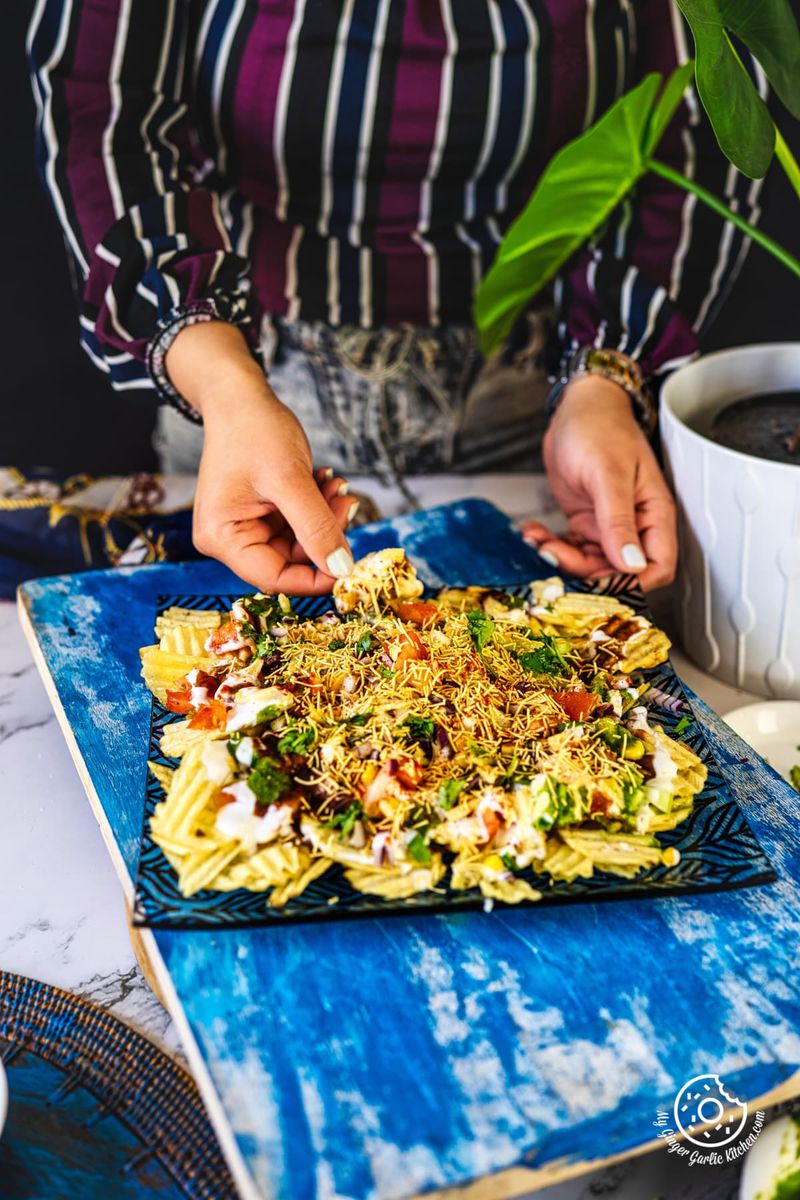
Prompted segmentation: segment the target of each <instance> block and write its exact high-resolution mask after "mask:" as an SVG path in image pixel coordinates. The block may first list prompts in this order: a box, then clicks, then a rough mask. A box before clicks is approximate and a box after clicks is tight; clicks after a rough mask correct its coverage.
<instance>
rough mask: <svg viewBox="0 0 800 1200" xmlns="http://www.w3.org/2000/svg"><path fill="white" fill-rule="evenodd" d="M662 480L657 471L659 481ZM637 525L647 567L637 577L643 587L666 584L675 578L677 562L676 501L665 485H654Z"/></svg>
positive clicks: (648, 587)
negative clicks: (645, 555)
mask: <svg viewBox="0 0 800 1200" xmlns="http://www.w3.org/2000/svg"><path fill="white" fill-rule="evenodd" d="M658 482H660V483H661V484H662V485H663V480H662V479H661V477H660V474H659V481H658ZM639 528H640V531H641V538H642V545H643V546H644V549H645V553H646V554H647V559H648V567H647V570H646V571H643V572H642V574H641V576H640V577H639V582H640V583H641V585H642V587H643V588H645V589H646V590H650V589H652V588H657V587H666V586H667V584H669V583H672V580H673V579H674V578H675V568H676V567H677V565H678V531H677V527H676V520H675V504H674V502H673V499H672V496H671V495H670V494H669V492H668V490H667V488H666V486H665V485H664V486H663V488H662V487H658V486H656V487H655V488H654V492H653V494H652V495H651V496H650V497H649V498H648V499H647V500H645V501H643V502H642V504H641V506H640V514H639Z"/></svg>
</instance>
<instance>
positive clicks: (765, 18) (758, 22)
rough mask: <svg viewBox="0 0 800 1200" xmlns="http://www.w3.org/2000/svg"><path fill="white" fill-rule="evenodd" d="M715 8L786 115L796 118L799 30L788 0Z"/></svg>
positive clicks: (722, 2)
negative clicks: (761, 71) (754, 62)
mask: <svg viewBox="0 0 800 1200" xmlns="http://www.w3.org/2000/svg"><path fill="white" fill-rule="evenodd" d="M717 6H718V7H719V10H720V14H721V16H722V19H723V21H724V22H725V24H726V25H727V27H728V29H730V30H731V32H732V33H734V34H735V35H736V37H738V38H739V39H740V41H742V42H744V44H745V46H747V48H748V50H750V51H752V53H753V54H754V55H755V56H756V58H757V59H758V61H759V62H760V63H761V66H762V67H763V68H764V71H765V73H766V76H767V79H768V80H769V81H770V83H771V84H772V86H773V87H774V89H775V91H776V92H777V93H778V95H779V96H780V98H781V100H782V101H783V103H784V104H785V105H786V107H787V108H788V109H789V112H790V113H791V114H792V116H794V117H798V118H800V29H798V26H797V20H796V18H795V15H794V13H793V12H792V6H791V3H790V0H756V2H754V0H717Z"/></svg>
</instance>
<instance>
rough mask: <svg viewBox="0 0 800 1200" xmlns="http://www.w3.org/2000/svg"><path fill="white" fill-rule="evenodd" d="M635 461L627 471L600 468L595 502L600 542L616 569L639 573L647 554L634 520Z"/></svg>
mask: <svg viewBox="0 0 800 1200" xmlns="http://www.w3.org/2000/svg"><path fill="white" fill-rule="evenodd" d="M635 483H636V477H635V464H634V466H633V467H632V469H631V470H630V471H622V470H619V469H617V470H614V471H607V470H606V471H603V472H601V473H600V474H598V476H597V477H596V480H595V486H594V489H593V491H594V505H595V514H596V517H597V528H598V533H599V536H600V544H601V546H602V547H603V551H604V553H605V556H606V558H607V559H608V561H609V562H610V563H611V565H612V566H613V567H615V568H616V570H618V571H623V572H625V573H627V574H634V575H638V574H639V573H640V572H642V571H644V570H645V569H646V568H647V556H646V555H645V552H644V548H643V546H642V543H641V541H640V538H639V529H638V527H637V522H636V495H635Z"/></svg>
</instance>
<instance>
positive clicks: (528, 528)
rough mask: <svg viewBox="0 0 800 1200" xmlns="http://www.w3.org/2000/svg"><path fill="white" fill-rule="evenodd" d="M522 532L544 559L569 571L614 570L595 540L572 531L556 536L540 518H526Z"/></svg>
mask: <svg viewBox="0 0 800 1200" xmlns="http://www.w3.org/2000/svg"><path fill="white" fill-rule="evenodd" d="M522 536H523V537H524V538H525V541H526V542H528V544H529V545H532V546H535V547H536V549H537V550H538V551H539V555H540V557H541V558H543V559H544V561H545V562H546V563H549V564H550V566H551V567H557V568H558V569H559V570H560V571H564V572H565V573H566V574H568V575H578V576H581V577H584V576H595V575H608V574H610V573H611V572H612V571H613V570H614V568H613V567H612V566H611V564H610V563H609V562H608V560H607V559H606V557H605V555H604V554H603V551H602V548H601V547H600V546H599V545H598V544H597V542H593V541H585V540H584V539H583V538H581V537H579V535H577V534H575V533H574V532H572V533H567V534H565V535H564V536H563V537H557V536H556V535H555V534H553V533H551V532H550V530H549V529H548V528H547V526H546V525H542V524H541V523H540V522H539V521H528V522H526V523H525V525H523V526H522Z"/></svg>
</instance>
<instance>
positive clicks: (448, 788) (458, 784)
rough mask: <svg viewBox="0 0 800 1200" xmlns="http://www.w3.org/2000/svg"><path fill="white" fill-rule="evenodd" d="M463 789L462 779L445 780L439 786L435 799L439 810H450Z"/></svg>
mask: <svg viewBox="0 0 800 1200" xmlns="http://www.w3.org/2000/svg"><path fill="white" fill-rule="evenodd" d="M463 788H464V780H463V779H445V781H444V783H440V784H439V793H438V796H437V799H438V801H439V805H440V807H441V808H445V809H448V808H452V807H453V805H454V804H455V802H456V800H457V799H458V797H459V796H460V795H461V792H462V790H463Z"/></svg>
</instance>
